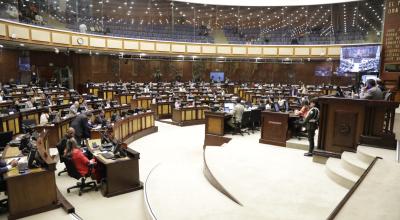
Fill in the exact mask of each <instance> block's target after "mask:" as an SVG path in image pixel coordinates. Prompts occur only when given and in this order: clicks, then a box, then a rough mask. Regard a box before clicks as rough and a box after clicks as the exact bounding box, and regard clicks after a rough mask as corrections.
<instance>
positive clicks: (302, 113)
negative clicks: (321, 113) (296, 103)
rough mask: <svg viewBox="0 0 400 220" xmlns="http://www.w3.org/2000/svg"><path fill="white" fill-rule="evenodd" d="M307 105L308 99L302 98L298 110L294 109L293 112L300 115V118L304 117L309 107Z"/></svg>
mask: <svg viewBox="0 0 400 220" xmlns="http://www.w3.org/2000/svg"><path fill="white" fill-rule="evenodd" d="M309 105H310V104H309V102H308V100H303V102H302V107H301V109H300V111H298V110H296V111H294V114H295V115H298V116H300V117H301V118H304V117H306V115H307V114H308V110H309V109H310V106H309Z"/></svg>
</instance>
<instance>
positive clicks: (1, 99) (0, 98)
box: [0, 90, 5, 101]
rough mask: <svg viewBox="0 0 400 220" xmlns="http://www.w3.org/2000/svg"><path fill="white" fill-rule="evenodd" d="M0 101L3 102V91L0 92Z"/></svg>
mask: <svg viewBox="0 0 400 220" xmlns="http://www.w3.org/2000/svg"><path fill="white" fill-rule="evenodd" d="M0 101H5V94H4V91H3V90H2V91H1V92H0Z"/></svg>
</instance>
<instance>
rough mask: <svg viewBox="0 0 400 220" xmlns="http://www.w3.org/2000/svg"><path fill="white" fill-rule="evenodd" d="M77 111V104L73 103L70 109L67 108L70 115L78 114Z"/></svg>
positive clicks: (76, 102)
mask: <svg viewBox="0 0 400 220" xmlns="http://www.w3.org/2000/svg"><path fill="white" fill-rule="evenodd" d="M78 109H79V102H78V101H75V102H74V104H73V105H71V107H69V113H70V114H72V115H77V114H78Z"/></svg>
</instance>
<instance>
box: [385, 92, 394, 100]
mask: <svg viewBox="0 0 400 220" xmlns="http://www.w3.org/2000/svg"><path fill="white" fill-rule="evenodd" d="M392 96H393V95H392V93H391V92H385V93H384V99H385V101H392Z"/></svg>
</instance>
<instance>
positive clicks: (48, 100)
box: [45, 95, 53, 106]
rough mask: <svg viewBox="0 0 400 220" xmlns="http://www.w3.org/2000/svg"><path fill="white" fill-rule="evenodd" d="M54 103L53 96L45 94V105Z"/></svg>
mask: <svg viewBox="0 0 400 220" xmlns="http://www.w3.org/2000/svg"><path fill="white" fill-rule="evenodd" d="M51 105H53V101H52V100H51V96H50V95H46V96H45V106H51Z"/></svg>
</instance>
